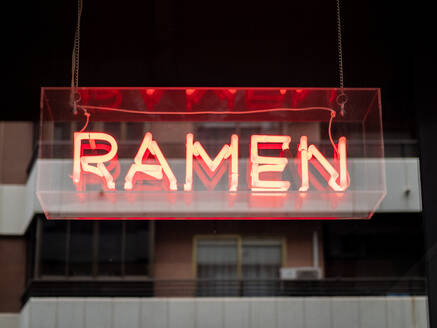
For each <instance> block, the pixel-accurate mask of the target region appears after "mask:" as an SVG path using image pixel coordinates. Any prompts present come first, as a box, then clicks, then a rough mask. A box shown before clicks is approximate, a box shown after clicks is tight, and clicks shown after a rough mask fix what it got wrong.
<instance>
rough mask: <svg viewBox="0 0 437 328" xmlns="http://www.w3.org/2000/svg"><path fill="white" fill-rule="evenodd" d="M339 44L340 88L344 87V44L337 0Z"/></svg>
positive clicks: (338, 1)
mask: <svg viewBox="0 0 437 328" xmlns="http://www.w3.org/2000/svg"><path fill="white" fill-rule="evenodd" d="M337 46H338V72H339V78H340V88H341V89H343V88H344V77H343V45H342V36H341V12H340V0H337Z"/></svg>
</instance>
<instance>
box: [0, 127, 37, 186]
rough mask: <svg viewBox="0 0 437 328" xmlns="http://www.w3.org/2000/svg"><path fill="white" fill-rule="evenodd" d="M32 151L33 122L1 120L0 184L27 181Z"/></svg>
mask: <svg viewBox="0 0 437 328" xmlns="http://www.w3.org/2000/svg"><path fill="white" fill-rule="evenodd" d="M32 152H33V123H32V122H0V184H24V183H26V180H27V173H26V168H27V166H28V165H29V161H30V158H31V157H32Z"/></svg>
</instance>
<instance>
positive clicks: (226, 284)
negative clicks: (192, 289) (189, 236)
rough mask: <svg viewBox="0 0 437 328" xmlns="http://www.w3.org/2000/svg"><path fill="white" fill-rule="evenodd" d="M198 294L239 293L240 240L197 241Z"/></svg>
mask: <svg viewBox="0 0 437 328" xmlns="http://www.w3.org/2000/svg"><path fill="white" fill-rule="evenodd" d="M197 278H198V279H199V280H198V282H197V295H199V296H220V295H235V296H236V295H238V282H237V279H238V240H237V239H236V238H235V239H226V238H224V239H200V240H198V241H197Z"/></svg>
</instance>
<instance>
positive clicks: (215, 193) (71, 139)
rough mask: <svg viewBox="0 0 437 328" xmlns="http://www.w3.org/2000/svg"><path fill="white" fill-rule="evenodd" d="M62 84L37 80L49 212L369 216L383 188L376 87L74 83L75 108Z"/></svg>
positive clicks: (40, 190)
mask: <svg viewBox="0 0 437 328" xmlns="http://www.w3.org/2000/svg"><path fill="white" fill-rule="evenodd" d="M71 91H72V90H71V89H70V88H44V89H43V90H42V97H41V110H42V115H41V117H42V119H41V129H40V133H41V137H40V145H39V146H40V147H39V156H38V161H37V168H38V170H37V174H38V178H37V195H38V198H39V200H40V202H41V206H42V208H43V209H44V213H45V214H46V216H47V217H48V218H50V219H74V218H88V219H90V218H92V219H119V218H124V219H239V220H242V219H247V220H250V219H337V218H341V219H350V218H370V217H371V216H372V214H373V213H374V212H375V209H376V208H377V207H378V205H379V203H380V202H381V201H382V199H383V198H384V195H385V175H384V170H385V168H384V148H383V138H382V123H381V107H380V106H381V102H380V97H379V90H378V89H342V90H339V89H335V88H325V89H316V88H193V87H191V88H155V87H154V88H79V89H78V90H76V91H77V92H78V95H77V98H80V101H79V103H78V104H77V106H76V109H77V110H76V112H74V111H73V110H72V106H71V103H70V99H72V97H71ZM339 97H340V99H347V103H346V104H344V103H342V104H339V102H338V99H339Z"/></svg>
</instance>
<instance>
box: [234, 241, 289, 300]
mask: <svg viewBox="0 0 437 328" xmlns="http://www.w3.org/2000/svg"><path fill="white" fill-rule="evenodd" d="M281 255H282V243H281V240H272V239H253V240H243V249H242V259H241V262H242V276H243V280H244V282H243V291H242V292H243V295H245V296H262V295H266V296H267V295H274V294H275V290H277V287H276V286H277V279H278V278H279V270H280V268H281V264H282V263H281V262H282V261H281Z"/></svg>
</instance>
